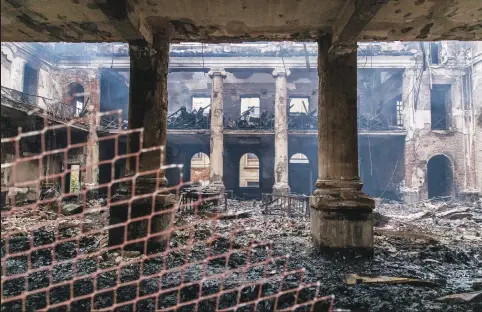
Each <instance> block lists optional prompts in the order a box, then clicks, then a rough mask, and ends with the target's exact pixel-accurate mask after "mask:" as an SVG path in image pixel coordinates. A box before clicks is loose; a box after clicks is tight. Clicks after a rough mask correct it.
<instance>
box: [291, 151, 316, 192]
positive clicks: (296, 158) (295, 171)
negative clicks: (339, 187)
mask: <svg viewBox="0 0 482 312" xmlns="http://www.w3.org/2000/svg"><path fill="white" fill-rule="evenodd" d="M288 168H289V173H288V183H289V185H290V189H291V193H295V194H305V195H310V194H311V193H312V192H313V184H314V179H313V172H312V167H311V166H310V161H309V160H308V157H306V155H305V154H302V153H296V154H294V155H293V156H291V158H290V162H289V166H288ZM301 181H302V183H301Z"/></svg>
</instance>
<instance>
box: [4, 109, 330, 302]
mask: <svg viewBox="0 0 482 312" xmlns="http://www.w3.org/2000/svg"><path fill="white" fill-rule="evenodd" d="M120 115H121V114H120V113H119V112H109V113H99V114H96V115H95V116H91V117H85V118H84V119H83V120H80V119H79V120H71V121H70V122H68V123H66V124H59V123H54V122H52V121H51V120H50V119H49V118H48V116H43V117H42V116H40V117H39V116H37V118H42V120H43V126H42V128H41V129H37V130H33V131H28V132H23V131H22V130H21V129H19V130H18V132H17V133H16V135H14V136H11V137H2V141H1V142H2V165H1V169H2V194H3V199H4V202H5V203H4V205H3V208H2V212H1V217H2V227H1V230H2V232H1V233H2V235H1V244H2V245H1V265H2V268H1V269H2V271H1V272H2V279H1V299H2V303H1V310H2V311H36V310H39V311H330V310H332V307H333V297H332V296H322V294H320V293H319V288H320V285H319V283H311V282H305V276H304V270H303V269H291V267H290V265H289V264H290V257H289V255H279V254H277V253H276V252H274V249H273V244H272V242H270V241H259V240H257V239H256V237H253V236H254V235H252V234H251V233H250V231H251V228H250V227H249V226H248V224H249V221H247V220H245V219H229V220H226V219H223V218H220V217H219V216H220V214H218V213H216V211H214V212H212V211H211V212H210V213H205V211H204V209H205V206H204V205H203V203H204V202H205V201H212V200H213V198H204V199H199V200H198V201H196V202H195V203H194V205H193V204H192V203H190V205H193V209H189V210H185V209H182V208H183V207H182V204H181V201H180V200H179V192H180V190H181V189H182V188H183V187H185V186H186V184H187V183H181V184H179V185H176V186H174V187H170V188H167V187H163V186H161V185H160V184H159V181H161V180H162V179H160V178H162V172H165V171H168V170H175V171H177V172H178V173H179V175H180V176H181V178H180V181H182V166H180V165H165V164H163V158H162V157H160V159H161V163H160V166H159V168H157V169H156V170H151V171H140V169H139V168H140V166H139V162H140V161H141V159H142V156H143V155H144V154H146V153H150V154H149V155H152V153H153V152H155V153H159V154H160V155H162V154H163V147H161V146H157V147H151V148H142V149H140V150H139V151H135V152H132V153H129V154H128V153H125V152H122V151H120V149H119V146H120V142H121V141H123V140H125V139H126V138H127V136H128V135H130V134H137V136H133V137H137V138H139V144H140V146H142V136H143V130H142V129H136V130H124V129H123V128H125V127H123V125H122V120H121V119H120V117H119V118H118V120H117V121H116V122H115V123H114V122H113V121H114V120H115V118H112V116H120ZM109 116H110V117H109ZM89 118H95V120H102V119H103V118H104V120H105V119H106V118H107V119H108V120H109V122H110V129H109V131H106V130H105V129H101V130H99V131H97V135H94V136H91V135H89V132H88V131H86V130H85V129H82V128H79V127H77V125H78V124H84V125H85V124H89V122H90V124H99V123H93V122H92V120H89ZM113 124H117V126H116V127H114V126H112V125H113ZM91 133H92V131H91ZM54 136H55V137H56V141H55V144H53V143H52V137H54ZM108 142H110V143H109V144H111V146H112V149H113V150H111V153H112V154H113V157H112V156H111V157H108V158H105V157H103V158H102V157H101V158H98V157H97V158H96V157H93V156H92V155H95V153H97V154H98V151H97V152H96V146H100V145H102V144H104V143H105V144H107V143H108ZM29 145H31V146H34V147H33V148H30V150H29V152H24V149H25V147H26V146H29ZM91 153H94V154H92V155H91ZM72 159H74V160H72ZM89 159H90V160H91V161H89ZM92 159H95V161H94V162H92ZM99 159H100V160H99ZM127 159H135V164H136V166H135V168H131V170H133V171H134V174H130V175H125V174H122V175H118V174H116V168H117V167H118V165H119V163H124V162H126V160H127ZM76 166H79V167H76ZM101 167H103V168H109V169H110V174H111V176H110V179H109V181H108V182H106V183H98V184H95V183H94V184H93V183H90V184H89V183H85V184H80V187H78V188H76V187H74V184H75V183H79V182H80V181H84V180H85V179H87V180H88V179H89V178H92V177H95V176H96V175H97V174H98V171H99V168H101ZM77 168H78V171H76V170H77ZM153 175H155V176H157V179H150V180H149V179H148V177H152V176H153ZM78 176H80V178H78ZM116 176H117V178H116ZM119 176H120V177H119ZM143 178H146V180H145V181H151V184H152V181H155V182H154V184H153V185H154V187H153V188H152V189H149V188H144V187H143V186H142V183H141V182H142V181H143V180H142V179H143ZM94 180H95V179H94ZM136 181H137V183H136ZM92 194H94V195H92ZM214 199H216V198H214ZM186 211H189V212H188V213H186Z"/></svg>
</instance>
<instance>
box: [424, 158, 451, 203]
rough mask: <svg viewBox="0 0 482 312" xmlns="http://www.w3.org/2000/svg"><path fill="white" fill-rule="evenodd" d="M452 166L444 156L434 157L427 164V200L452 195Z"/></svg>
mask: <svg viewBox="0 0 482 312" xmlns="http://www.w3.org/2000/svg"><path fill="white" fill-rule="evenodd" d="M453 185H454V184H453V166H452V162H451V161H450V159H449V158H448V157H447V156H445V155H435V156H433V157H432V158H430V160H429V161H428V163H427V191H428V198H429V199H430V198H436V197H444V196H452V195H453V190H454V186H453Z"/></svg>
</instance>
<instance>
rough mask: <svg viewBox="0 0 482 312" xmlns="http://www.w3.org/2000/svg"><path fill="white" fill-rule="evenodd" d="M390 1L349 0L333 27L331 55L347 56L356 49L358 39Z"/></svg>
mask: <svg viewBox="0 0 482 312" xmlns="http://www.w3.org/2000/svg"><path fill="white" fill-rule="evenodd" d="M388 1H389V0H347V1H346V3H345V6H344V7H343V9H342V10H341V12H340V14H339V15H338V18H337V20H336V22H335V24H334V26H333V33H332V47H331V49H330V53H333V54H345V53H351V52H353V51H354V50H355V49H356V46H357V40H358V37H359V36H360V35H361V33H362V32H363V30H364V29H365V27H366V26H367V25H368V24H369V23H370V21H371V20H372V18H373V17H374V16H375V15H376V14H377V12H378V11H379V10H380V9H381V8H382V7H383V6H384V5H385V4H387V2H388Z"/></svg>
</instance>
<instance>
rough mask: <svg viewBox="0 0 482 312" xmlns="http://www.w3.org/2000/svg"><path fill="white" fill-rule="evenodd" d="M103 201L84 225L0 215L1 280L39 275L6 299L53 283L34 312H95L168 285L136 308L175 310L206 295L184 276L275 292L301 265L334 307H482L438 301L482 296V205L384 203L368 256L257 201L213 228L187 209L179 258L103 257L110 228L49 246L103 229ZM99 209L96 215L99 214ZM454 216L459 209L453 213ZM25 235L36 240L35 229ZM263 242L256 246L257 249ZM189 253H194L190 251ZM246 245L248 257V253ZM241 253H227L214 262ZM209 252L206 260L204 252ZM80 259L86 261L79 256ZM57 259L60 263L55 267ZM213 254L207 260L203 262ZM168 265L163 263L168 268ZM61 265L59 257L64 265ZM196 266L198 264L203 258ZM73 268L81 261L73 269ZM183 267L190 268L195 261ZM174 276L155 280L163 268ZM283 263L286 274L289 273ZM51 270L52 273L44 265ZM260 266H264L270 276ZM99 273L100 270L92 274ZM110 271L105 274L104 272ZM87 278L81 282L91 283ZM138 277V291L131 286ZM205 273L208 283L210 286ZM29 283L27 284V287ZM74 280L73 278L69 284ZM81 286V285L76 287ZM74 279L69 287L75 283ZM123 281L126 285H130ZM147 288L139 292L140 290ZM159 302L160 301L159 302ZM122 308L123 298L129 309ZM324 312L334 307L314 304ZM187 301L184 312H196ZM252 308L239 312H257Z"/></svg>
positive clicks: (53, 216)
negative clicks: (364, 279) (358, 278)
mask: <svg viewBox="0 0 482 312" xmlns="http://www.w3.org/2000/svg"><path fill="white" fill-rule="evenodd" d="M99 207H101V205H100V204H99V203H97V202H95V203H93V204H92V205H91V206H90V207H89V209H91V210H89V213H88V214H87V215H86V218H85V219H84V220H80V221H79V218H78V217H76V215H74V216H60V217H59V216H58V215H57V213H56V212H52V211H51V210H48V209H44V208H42V209H39V210H35V211H29V210H26V211H24V212H22V213H18V214H16V215H15V217H8V218H3V219H2V279H3V278H4V277H5V275H7V276H9V275H13V274H22V273H26V272H29V270H32V269H34V270H35V272H33V273H29V274H27V275H26V277H25V278H23V277H22V278H18V279H10V280H9V281H6V282H5V283H4V284H3V285H2V288H3V289H2V292H3V296H4V298H5V297H11V296H17V295H19V294H21V293H22V292H24V291H25V289H26V287H27V288H28V289H29V291H34V290H35V289H41V288H44V287H50V288H49V296H48V298H47V297H46V294H45V292H40V293H38V294H36V295H31V296H29V297H28V298H27V301H26V307H27V310H29V311H33V310H35V309H39V310H45V307H46V305H47V301H48V302H49V303H50V304H59V307H58V308H57V309H55V310H51V311H64V310H65V308H66V306H65V305H64V306H62V305H61V303H62V302H65V303H67V302H68V300H73V302H72V303H71V311H89V310H95V309H101V308H109V307H112V306H113V305H114V304H117V309H115V310H116V311H132V310H133V309H134V305H132V304H130V302H131V301H132V300H134V299H135V298H136V296H138V295H140V296H147V295H149V294H155V293H157V292H159V290H160V289H166V290H167V289H173V290H175V292H168V293H164V294H161V295H160V296H159V295H158V296H157V298H155V297H145V298H144V299H143V300H139V301H137V302H136V307H137V309H138V311H140V310H141V311H153V310H154V309H155V306H156V304H157V307H158V308H167V307H170V306H174V305H176V303H177V297H178V290H179V289H181V291H180V293H179V294H180V300H181V301H180V302H187V301H189V300H193V299H195V298H196V297H197V295H198V294H199V293H200V289H199V286H190V287H182V286H180V285H181V281H183V283H187V282H190V281H202V282H201V283H202V290H201V293H202V294H203V295H206V294H209V293H216V292H219V290H220V287H221V286H223V287H224V288H223V289H231V288H234V287H237V286H240V285H244V284H247V283H249V282H251V281H259V280H260V278H261V277H262V276H263V274H264V276H265V277H267V278H270V279H271V280H270V281H269V282H266V283H264V284H263V287H262V293H263V294H264V295H266V294H270V293H275V292H276V289H277V287H279V286H280V284H279V282H280V280H281V279H282V276H284V275H286V273H285V272H287V271H290V270H296V269H299V268H301V267H304V268H305V273H304V281H305V282H310V281H319V282H320V285H321V286H320V287H321V292H320V294H321V295H334V296H335V307H336V308H338V309H346V310H350V311H390V310H391V311H481V310H482V301H480V300H481V299H480V296H479V299H478V300H479V301H477V300H472V301H471V302H468V303H460V302H454V301H453V300H450V301H442V300H439V298H440V297H442V296H445V295H450V294H455V293H462V292H471V291H475V290H480V289H481V285H480V283H481V281H482V269H481V267H482V265H481V262H482V249H481V248H480V246H481V245H482V242H481V240H482V238H481V235H482V226H481V224H482V205H481V201H478V202H472V203H463V204H462V203H445V204H444V203H420V204H418V205H413V206H406V205H400V204H397V203H382V204H380V205H379V206H378V208H377V213H378V214H377V218H376V219H377V225H378V226H379V227H377V228H376V231H375V235H376V236H375V255H374V257H373V258H372V259H365V258H355V259H348V258H344V257H343V256H341V255H338V256H336V255H335V256H334V257H333V256H330V257H328V256H325V255H322V254H320V253H318V252H317V251H316V250H314V248H313V247H312V245H311V238H310V234H309V221H308V220H307V219H304V218H290V217H284V216H267V215H263V214H262V208H261V206H260V203H259V202H251V201H250V202H237V201H230V202H229V209H230V212H236V211H245V210H250V211H251V214H250V217H248V218H242V219H237V220H219V221H213V220H210V219H209V218H208V215H206V214H202V213H199V215H193V214H192V213H190V212H189V211H186V212H183V213H182V214H178V215H177V217H176V223H175V226H176V228H178V229H177V230H176V231H174V232H173V236H172V239H171V242H170V248H171V252H167V253H166V254H165V255H164V256H152V255H150V256H147V257H146V256H141V255H140V254H139V253H137V252H135V251H133V252H128V253H124V254H121V253H119V252H115V251H111V252H105V250H104V248H105V244H106V238H105V233H99V234H98V235H95V236H86V237H82V238H81V239H79V240H78V244H77V245H76V244H74V243H63V244H56V245H54V246H51V245H49V244H51V243H52V242H54V241H55V236H56V235H54V233H56V232H57V231H56V230H59V231H58V235H59V236H58V237H80V235H81V234H80V233H81V231H83V229H82V225H83V226H84V227H85V226H87V227H88V228H90V229H95V228H99V229H101V228H102V225H103V224H106V223H105V222H106V218H105V213H101V212H99V211H98V209H99ZM96 209H97V210H96ZM454 209H455V210H454ZM12 229H15V230H17V231H20V232H22V231H23V232H25V235H19V236H17V237H15V238H13V239H11V240H10V244H9V248H8V252H9V253H11V252H19V251H27V250H28V249H30V245H31V243H29V240H31V241H33V243H34V245H35V246H42V245H46V246H47V247H46V248H44V249H40V250H37V251H35V252H33V253H32V254H31V258H30V259H29V258H27V257H26V256H18V257H14V258H9V259H8V260H7V261H5V258H4V256H5V255H6V254H7V249H6V248H5V242H4V240H3V237H4V235H5V234H6V233H7V232H8V231H11V230H12ZM27 233H28V234H27ZM253 243H254V244H256V243H259V244H261V245H260V246H258V247H256V248H251V249H250V248H249V247H250V246H252V244H253ZM186 246H190V247H189V248H188V249H189V251H190V252H189V253H187V252H186V251H185V250H184V249H183V248H182V247H186ZM243 248H248V250H252V252H247V251H245V250H243ZM229 250H231V251H233V253H232V254H230V255H229V257H227V259H226V258H217V259H216V255H220V254H223V253H225V252H227V251H229ZM208 252H210V254H208ZM270 253H271V255H272V256H275V257H276V256H286V255H288V254H289V255H290V257H289V260H288V261H285V260H282V259H280V260H279V261H276V262H275V263H270V264H269V265H267V266H265V267H263V266H254V267H253V268H250V269H248V270H245V272H243V271H242V270H241V271H240V272H238V269H243V268H244V269H246V268H247V265H248V264H255V263H261V262H262V261H264V260H265V259H266V258H267V257H268V255H269V254H270ZM79 256H82V257H83V259H82V260H76V261H73V260H75V259H76V258H75V257H79ZM53 257H54V258H55V259H57V261H60V262H61V263H59V264H56V265H54V266H52V265H51V264H52V259H53ZM207 257H210V258H209V259H210V260H209V261H205V262H204V264H203V262H202V261H203V260H205V259H206V258H207ZM164 260H165V261H164ZM62 261H63V262H62ZM196 261H197V262H196ZM74 263H75V266H74V265H73V264H74ZM186 263H194V264H193V265H189V264H186ZM164 265H165V268H166V269H167V270H169V273H168V274H161V275H159V274H157V273H159V272H161V271H163V266H164ZM285 265H286V267H285ZM42 268H45V269H42ZM263 268H264V271H263ZM96 271H97V273H96ZM100 271H102V272H100ZM222 272H229V273H230V274H228V275H227V276H226V279H225V280H220V279H215V278H212V279H209V276H213V274H217V273H222ZM351 273H356V274H359V275H372V276H391V277H414V278H418V279H422V280H427V279H429V280H431V281H432V282H431V283H428V284H427V283H424V282H419V283H417V284H391V285H390V284H386V283H379V284H365V283H359V284H357V285H352V286H350V285H347V284H346V283H345V282H344V279H343V278H344V276H346V274H351ZM83 276H85V278H83ZM140 277H141V278H142V279H143V280H142V282H140V283H139V284H137V283H136V284H134V285H132V284H129V283H130V282H132V281H136V280H138V279H139V278H140ZM203 277H207V278H205V279H202V278H203ZM25 280H26V281H25ZM73 280H74V281H73ZM72 281H73V282H72ZM300 281H301V277H300V276H299V274H293V275H289V276H285V278H284V285H283V286H282V287H283V289H286V288H290V287H296V286H297V285H298V284H299V282H300ZM66 283H69V284H72V288H70V287H69V284H66ZM123 284H127V285H125V286H124V285H123ZM115 286H120V287H119V288H117V291H116V293H114V291H105V292H104V293H102V294H100V295H99V294H97V295H96V296H95V297H94V299H93V300H92V301H91V300H75V298H76V297H79V296H84V295H89V294H92V293H93V292H94V289H96V290H97V293H98V292H99V291H102V290H103V289H106V290H110V289H112V287H115ZM259 290H260V289H259V287H255V286H253V287H246V288H244V289H242V291H241V293H240V294H239V295H240V296H241V297H240V298H241V302H243V300H244V301H249V300H251V299H255V298H257V297H258V293H259ZM138 291H139V293H138ZM309 291H310V289H308V290H307V293H302V294H300V298H299V301H298V302H300V301H303V300H309V299H311V298H312V296H313V294H312V293H310V292H309ZM237 295H238V294H237V293H228V294H226V295H223V297H222V298H221V303H220V308H230V307H233V306H234V305H235V302H236V297H237ZM156 299H157V303H156ZM292 300H293V299H292V298H289V297H286V298H282V300H281V305H283V304H285V305H286V306H289V305H290V303H292ZM124 302H125V303H126V304H125V305H123V304H124ZM215 304H216V303H215V302H213V301H209V300H205V302H203V303H202V304H201V305H200V306H199V310H200V311H212V310H213V306H215ZM273 308H274V305H273V302H272V301H269V300H266V301H265V302H263V303H262V304H260V305H259V306H258V310H259V311H272V310H273ZM318 308H319V310H320V311H323V310H326V309H327V305H322V306H318ZM190 309H191V310H192V307H190V306H187V307H185V308H184V309H180V310H179V311H181V310H182V311H189V310H190ZM1 310H2V311H22V306H21V302H20V301H17V302H11V303H8V304H2V309H1ZM250 310H252V308H251V309H250V308H249V306H248V307H245V309H244V310H243V311H250Z"/></svg>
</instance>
